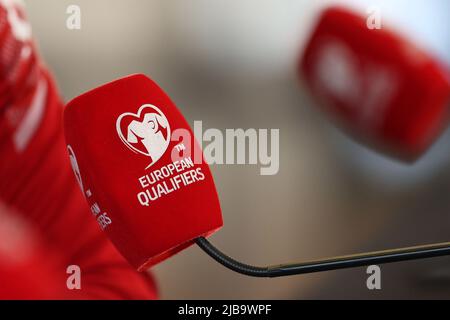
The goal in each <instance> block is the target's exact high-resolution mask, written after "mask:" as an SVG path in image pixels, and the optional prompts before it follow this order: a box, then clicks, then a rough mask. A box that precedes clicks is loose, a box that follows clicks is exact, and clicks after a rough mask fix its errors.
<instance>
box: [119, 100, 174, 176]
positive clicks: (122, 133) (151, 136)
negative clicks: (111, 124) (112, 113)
mask: <svg viewBox="0 0 450 320" xmlns="http://www.w3.org/2000/svg"><path fill="white" fill-rule="evenodd" d="M116 129H117V134H118V135H119V138H120V140H122V142H123V143H124V144H125V146H127V148H128V149H130V150H131V151H133V152H135V153H139V154H142V155H144V156H147V157H150V158H151V161H152V162H151V163H150V165H149V166H148V167H147V168H146V169H148V168H149V167H151V166H152V165H153V164H154V163H155V162H157V161H158V160H159V159H160V158H161V157H162V156H163V155H164V153H165V152H166V150H167V148H168V147H169V143H170V134H171V132H170V125H169V122H168V121H167V118H166V116H165V115H164V113H162V111H161V110H160V109H159V108H157V107H155V106H154V105H151V104H145V105H143V106H141V107H140V108H139V111H138V112H137V114H134V113H129V112H127V113H123V114H121V115H120V116H119V118H117V122H116Z"/></svg>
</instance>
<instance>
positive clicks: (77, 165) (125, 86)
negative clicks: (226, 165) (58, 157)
mask: <svg viewBox="0 0 450 320" xmlns="http://www.w3.org/2000/svg"><path fill="white" fill-rule="evenodd" d="M64 125H65V134H66V141H67V144H68V152H69V156H70V160H71V163H72V167H73V169H74V172H75V175H76V178H77V180H78V183H79V185H80V187H81V189H82V192H83V193H84V195H85V196H86V199H87V201H88V203H89V206H90V207H91V210H92V214H93V215H94V216H95V218H96V219H97V221H98V223H99V225H100V226H101V228H102V229H103V230H104V231H105V232H106V233H107V234H108V236H109V238H110V239H111V240H112V242H113V243H114V244H115V246H116V247H117V248H118V250H119V251H120V252H121V253H122V254H123V256H124V257H125V258H126V259H127V260H128V261H129V262H130V264H131V265H133V266H134V267H135V268H137V269H138V270H144V269H147V268H149V267H151V266H153V265H155V264H157V263H158V262H161V261H163V260H165V259H166V258H168V257H170V256H172V255H174V254H176V253H177V252H179V251H181V250H182V249H184V248H186V247H188V246H190V245H191V244H193V243H194V240H195V239H196V238H198V237H207V236H209V235H211V234H212V233H213V232H214V231H216V230H217V229H219V228H220V227H221V226H222V224H223V222H222V215H221V209H220V204H219V199H218V195H217V192H216V189H215V185H214V181H213V177H212V175H211V172H210V169H209V166H208V165H207V164H206V163H205V162H204V161H203V156H202V151H201V150H200V147H199V145H198V144H197V143H196V142H195V139H194V138H193V137H194V135H193V133H192V131H191V129H190V127H189V125H188V123H187V122H186V120H185V119H184V117H183V116H182V114H181V113H180V112H179V111H178V109H177V107H176V106H175V105H174V103H173V102H172V101H171V100H170V98H169V97H168V96H167V95H166V94H165V93H164V92H163V91H162V90H161V89H160V88H159V87H158V85H157V84H155V83H154V82H153V81H151V80H150V79H148V78H147V77H145V76H143V75H133V76H130V77H127V78H124V79H121V80H118V81H115V82H111V83H109V84H106V85H104V86H102V87H100V88H97V89H95V90H93V91H90V92H88V93H85V94H83V95H81V96H80V97H78V98H76V99H74V100H73V101H71V102H70V103H69V104H68V105H67V107H66V109H65V113H64ZM194 155H196V156H194Z"/></svg>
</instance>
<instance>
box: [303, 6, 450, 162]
mask: <svg viewBox="0 0 450 320" xmlns="http://www.w3.org/2000/svg"><path fill="white" fill-rule="evenodd" d="M299 69H300V73H301V75H302V78H303V79H304V81H305V83H306V85H307V86H308V88H309V89H310V90H311V92H312V93H313V95H314V97H316V98H317V100H319V102H320V103H321V105H322V106H323V109H324V110H325V111H326V112H327V113H329V114H330V115H331V117H332V118H335V119H336V121H337V122H338V123H339V124H341V125H342V127H343V128H344V129H346V130H347V131H348V132H350V133H351V134H352V135H353V136H354V137H356V138H357V139H358V140H361V141H362V142H364V143H368V144H369V145H371V146H373V147H375V148H376V149H379V150H381V151H383V152H386V153H388V154H390V155H392V156H394V157H398V158H400V159H403V160H410V161H411V160H415V159H417V158H418V157H419V156H421V155H422V154H423V153H424V152H425V151H426V150H427V149H428V147H429V146H430V145H431V144H432V143H433V142H434V141H435V140H437V138H438V136H439V134H440V133H441V132H442V131H443V129H444V128H445V127H446V125H447V124H448V122H449V105H450V104H449V102H450V83H449V77H448V69H447V67H445V66H444V65H443V64H440V63H439V62H438V61H437V60H435V59H434V58H433V57H431V56H430V55H428V54H427V53H426V52H425V51H424V50H421V49H420V48H418V47H416V46H415V45H414V44H413V43H412V42H409V41H408V40H406V39H404V38H402V37H401V36H399V35H397V34H396V33H395V32H393V31H391V30H389V29H388V28H385V27H383V28H382V29H370V28H369V27H368V26H367V22H366V18H365V17H362V16H359V15H357V14H355V13H353V12H351V11H348V10H347V9H343V8H339V7H332V8H329V9H327V10H325V11H324V12H323V14H322V15H321V17H320V18H319V22H318V24H317V26H316V28H315V31H314V32H313V34H312V36H311V38H310V40H309V42H308V44H307V46H306V50H305V52H304V53H303V56H302V58H301V61H300V65H299Z"/></svg>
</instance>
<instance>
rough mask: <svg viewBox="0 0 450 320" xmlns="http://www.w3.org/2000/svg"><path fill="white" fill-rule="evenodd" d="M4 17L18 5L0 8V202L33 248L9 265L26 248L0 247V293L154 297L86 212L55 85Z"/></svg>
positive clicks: (148, 280) (0, 236) (4, 238)
mask: <svg viewBox="0 0 450 320" xmlns="http://www.w3.org/2000/svg"><path fill="white" fill-rule="evenodd" d="M11 12H12V13H11ZM8 14H15V15H18V16H19V17H21V18H22V19H23V18H24V14H23V11H22V10H21V8H20V7H17V8H16V7H13V8H8V10H6V9H5V8H3V7H2V6H1V5H0V202H1V203H3V204H4V205H5V206H7V207H8V208H9V209H8V210H12V211H13V212H14V214H13V215H14V216H16V217H17V218H21V219H23V220H24V221H25V222H26V224H27V225H28V227H27V230H30V231H29V232H30V233H33V236H31V235H30V238H31V239H35V240H33V241H34V242H39V245H37V244H36V246H31V249H30V250H32V252H33V253H32V254H29V255H28V256H27V257H28V258H26V259H24V260H22V261H21V262H20V263H17V264H15V265H14V264H10V263H9V262H8V261H13V260H14V258H15V257H16V256H18V255H19V253H20V252H21V251H23V250H25V248H26V246H23V245H17V247H14V245H12V248H16V249H15V250H6V251H3V252H2V251H1V250H0V283H1V284H2V290H1V291H0V298H2V299H14V298H20V299H156V298H157V290H156V285H155V282H154V280H153V278H152V277H151V276H150V275H148V274H140V273H138V272H136V271H135V270H133V268H132V267H131V266H129V264H128V263H127V262H126V261H125V259H124V258H123V257H122V256H121V255H120V254H119V253H118V252H117V251H116V249H115V248H114V246H113V245H112V244H111V242H110V241H109V240H108V239H107V237H106V236H105V235H104V234H103V233H102V232H101V230H100V228H99V227H98V225H97V223H96V221H95V219H94V218H93V217H92V215H91V213H90V210H89V207H88V205H87V203H86V200H85V199H84V198H83V195H82V194H81V192H80V190H79V188H78V185H77V182H76V180H75V179H74V176H73V173H72V169H71V166H70V161H69V159H68V155H67V149H66V144H65V141H64V136H63V127H62V114H63V105H62V102H61V100H60V97H59V94H58V91H57V88H56V87H55V84H54V82H53V80H52V77H51V76H50V74H49V72H48V71H47V70H46V68H45V67H44V66H43V65H42V64H41V63H40V62H39V59H38V57H37V55H36V53H35V49H34V45H33V43H32V40H24V39H18V38H17V35H14V30H13V29H12V26H11V24H10V23H9V22H10V20H9V19H8ZM16 31H17V30H16ZM19 35H20V34H19ZM0 210H1V209H0ZM5 221H6V219H2V220H1V221H0V226H2V227H3V228H4V230H7V229H8V230H10V231H11V230H12V231H11V232H12V233H14V232H15V231H14V228H17V225H16V224H12V227H11V224H9V225H7V224H6V222H5ZM26 233H27V232H25V234H26ZM8 234H11V233H8V232H2V233H0V242H5V243H6V242H8V241H9V240H10V239H8ZM22 234H23V232H22ZM25 237H26V236H25ZM33 241H32V242H33ZM29 242H30V240H28V243H29ZM8 255H9V257H8ZM69 265H77V266H79V267H80V269H81V290H69V289H68V288H67V286H66V279H67V278H68V276H69V275H68V274H67V273H66V268H67V267H68V266H69Z"/></svg>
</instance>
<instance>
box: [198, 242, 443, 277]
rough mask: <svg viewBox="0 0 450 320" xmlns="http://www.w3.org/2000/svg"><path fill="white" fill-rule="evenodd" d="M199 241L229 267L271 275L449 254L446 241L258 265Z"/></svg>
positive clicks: (258, 274) (256, 275)
mask: <svg viewBox="0 0 450 320" xmlns="http://www.w3.org/2000/svg"><path fill="white" fill-rule="evenodd" d="M196 243H197V245H198V246H199V247H200V248H201V249H202V250H203V251H205V252H206V253H207V254H208V255H209V256H210V257H211V258H213V259H214V260H216V261H217V262H219V263H220V264H222V265H223V266H225V267H227V268H228V269H231V270H233V271H235V272H238V273H241V274H244V275H247V276H252V277H271V278H273V277H284V276H291V275H296V274H306V273H313V272H322V271H330V270H338V269H347V268H355V267H363V266H369V265H374V264H384V263H392V262H400V261H408V260H417V259H426V258H434V257H441V256H447V255H450V242H446V243H437V244H432V245H425V246H417V247H409V248H400V249H393V250H385V251H377V252H369V253H363V254H356V255H349V256H343V257H335V258H329V259H323V260H317V261H309V262H303V263H294V264H281V265H277V266H268V267H256V266H252V265H248V264H245V263H241V262H239V261H236V260H234V259H233V258H230V257H229V256H227V255H226V254H224V253H222V252H221V251H220V250H219V249H217V248H216V247H215V246H214V245H213V244H211V243H210V242H209V241H208V240H207V239H205V238H203V237H200V238H197V239H196Z"/></svg>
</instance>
